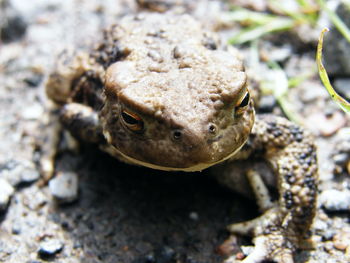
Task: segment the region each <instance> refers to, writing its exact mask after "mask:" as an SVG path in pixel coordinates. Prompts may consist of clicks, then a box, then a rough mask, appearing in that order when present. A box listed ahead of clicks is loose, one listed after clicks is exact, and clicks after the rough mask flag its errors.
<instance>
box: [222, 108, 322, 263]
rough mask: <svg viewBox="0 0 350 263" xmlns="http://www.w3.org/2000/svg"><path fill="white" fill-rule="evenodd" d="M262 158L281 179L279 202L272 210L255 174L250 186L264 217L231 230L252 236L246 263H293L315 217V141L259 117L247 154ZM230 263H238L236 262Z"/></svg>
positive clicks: (290, 125)
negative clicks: (270, 262)
mask: <svg viewBox="0 0 350 263" xmlns="http://www.w3.org/2000/svg"><path fill="white" fill-rule="evenodd" d="M245 150H246V151H248V152H254V151H255V150H257V152H260V153H263V156H264V158H266V160H267V161H268V162H269V163H270V164H271V166H272V168H273V170H274V172H275V173H276V174H277V177H278V181H277V188H278V191H279V199H278V202H276V204H271V203H270V202H269V198H268V197H267V189H266V187H265V186H264V184H263V181H262V180H261V179H260V178H259V176H258V175H257V174H254V173H251V174H250V176H248V180H249V182H250V184H251V185H252V188H253V192H254V193H255V195H256V196H257V198H260V199H261V201H260V203H259V202H258V203H259V206H260V208H261V209H262V210H264V213H263V215H262V216H260V217H259V218H256V219H254V220H251V221H248V222H244V223H238V224H233V225H230V226H229V227H228V228H229V231H230V232H232V233H236V234H237V233H238V234H249V235H253V237H254V238H253V241H254V243H255V249H254V251H253V252H252V253H251V254H250V255H249V256H248V257H246V258H245V259H244V260H243V261H242V262H244V263H260V262H263V261H264V260H274V261H276V262H278V263H291V262H293V256H292V253H293V252H294V251H295V249H296V248H298V247H300V245H301V244H302V243H303V241H305V239H306V238H307V235H308V232H309V229H310V226H311V224H312V220H313V218H314V216H315V211H316V195H317V177H318V174H317V160H316V149H315V146H314V144H313V142H312V138H311V136H310V135H309V134H308V133H307V132H306V131H304V130H302V129H301V128H299V127H298V126H296V125H295V124H293V123H291V122H289V121H287V120H286V119H284V118H280V117H274V116H270V115H265V116H262V117H258V118H257V120H256V123H255V126H254V127H253V131H252V136H251V139H250V141H249V142H248V145H247V147H246V149H245ZM226 262H229V263H232V262H237V261H236V260H235V259H234V257H231V258H229V259H228V260H227V261H226Z"/></svg>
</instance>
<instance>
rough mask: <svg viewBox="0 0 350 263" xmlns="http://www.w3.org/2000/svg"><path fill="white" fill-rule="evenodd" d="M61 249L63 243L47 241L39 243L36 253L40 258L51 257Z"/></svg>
mask: <svg viewBox="0 0 350 263" xmlns="http://www.w3.org/2000/svg"><path fill="white" fill-rule="evenodd" d="M62 249H63V243H62V242H61V241H59V240H57V239H49V240H45V241H42V242H41V243H40V248H39V250H38V253H39V255H40V256H41V257H52V256H54V255H55V254H57V253H58V252H60V251H61V250H62Z"/></svg>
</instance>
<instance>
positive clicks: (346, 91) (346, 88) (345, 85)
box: [334, 50, 350, 99]
mask: <svg viewBox="0 0 350 263" xmlns="http://www.w3.org/2000/svg"><path fill="white" fill-rule="evenodd" d="M349 51H350V50H349ZM334 88H335V89H336V91H338V92H339V93H340V95H342V96H344V97H345V98H346V99H350V78H337V79H335V80H334Z"/></svg>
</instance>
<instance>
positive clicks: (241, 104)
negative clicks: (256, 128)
mask: <svg viewBox="0 0 350 263" xmlns="http://www.w3.org/2000/svg"><path fill="white" fill-rule="evenodd" d="M249 100H250V95H249V92H248V91H247V92H246V93H245V94H244V96H242V97H241V99H240V100H239V101H238V102H237V104H236V107H235V114H236V115H240V114H242V113H243V112H244V111H245V109H246V107H247V106H248V105H249Z"/></svg>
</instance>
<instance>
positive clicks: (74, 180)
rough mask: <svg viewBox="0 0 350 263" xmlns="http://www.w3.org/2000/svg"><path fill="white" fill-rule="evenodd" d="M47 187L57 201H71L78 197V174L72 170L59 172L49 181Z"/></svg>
mask: <svg viewBox="0 0 350 263" xmlns="http://www.w3.org/2000/svg"><path fill="white" fill-rule="evenodd" d="M49 189H50V191H51V194H52V195H53V196H54V197H55V198H56V199H57V201H59V202H62V203H69V202H73V201H74V200H76V199H77V197H78V176H77V175H76V174H75V173H72V172H61V173H59V174H57V176H56V177H54V178H53V179H52V180H51V181H50V182H49Z"/></svg>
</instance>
